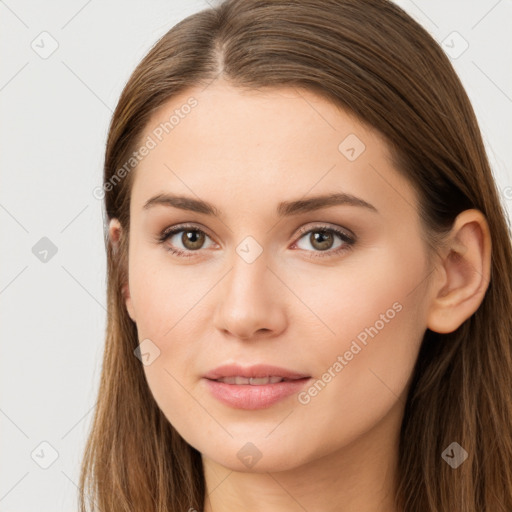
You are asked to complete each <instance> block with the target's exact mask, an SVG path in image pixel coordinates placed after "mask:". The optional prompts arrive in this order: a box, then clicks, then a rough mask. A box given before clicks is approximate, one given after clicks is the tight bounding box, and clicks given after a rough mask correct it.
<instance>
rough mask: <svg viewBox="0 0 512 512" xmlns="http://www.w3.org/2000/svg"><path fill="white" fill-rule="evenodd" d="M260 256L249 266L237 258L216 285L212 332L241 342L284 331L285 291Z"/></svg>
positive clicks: (275, 334)
mask: <svg viewBox="0 0 512 512" xmlns="http://www.w3.org/2000/svg"><path fill="white" fill-rule="evenodd" d="M267 263H268V262H267V259H266V258H265V257H263V254H262V255H261V256H260V257H259V258H257V259H256V260H255V261H253V262H252V263H247V262H246V261H244V260H243V259H242V258H240V257H239V256H238V255H236V256H235V258H234V260H233V266H232V268H231V269H230V271H229V272H228V274H227V275H226V277H225V278H224V279H223V280H222V282H221V283H219V289H218V295H217V297H216V300H217V307H216V309H215V314H214V325H215V327H216V329H218V330H220V331H222V332H223V334H225V335H230V336H232V337H234V338H238V339H241V340H252V339H260V338H269V337H274V336H278V335H279V334H280V333H281V332H282V331H283V330H284V329H286V322H287V320H286V298H287V296H286V293H285V292H286V287H285V286H284V285H283V283H282V281H281V280H280V279H278V277H276V275H275V272H274V271H273V270H271V269H270V268H269V267H268V266H267Z"/></svg>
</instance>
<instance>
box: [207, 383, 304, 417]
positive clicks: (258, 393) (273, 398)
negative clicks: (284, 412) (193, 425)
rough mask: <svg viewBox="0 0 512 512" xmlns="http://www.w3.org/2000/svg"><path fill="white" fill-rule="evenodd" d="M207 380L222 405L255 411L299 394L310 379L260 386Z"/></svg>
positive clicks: (211, 390)
mask: <svg viewBox="0 0 512 512" xmlns="http://www.w3.org/2000/svg"><path fill="white" fill-rule="evenodd" d="M205 380H206V385H207V386H208V388H209V390H210V392H211V394H212V395H213V396H214V397H215V398H217V399H218V400H220V401H221V402H222V403H224V404H226V405H229V406H231V407H235V408H237V409H249V410H254V409H265V408H267V407H270V406H271V405H273V404H275V403H277V402H279V401H280V400H283V399H285V398H286V397H288V396H290V395H293V394H294V393H298V392H299V391H300V390H301V389H302V388H303V387H304V385H305V384H306V382H308V381H309V380H310V377H304V378H303V379H297V380H291V381H282V382H276V383H274V384H262V385H260V386H253V385H251V384H226V383H225V382H218V381H216V380H211V379H205Z"/></svg>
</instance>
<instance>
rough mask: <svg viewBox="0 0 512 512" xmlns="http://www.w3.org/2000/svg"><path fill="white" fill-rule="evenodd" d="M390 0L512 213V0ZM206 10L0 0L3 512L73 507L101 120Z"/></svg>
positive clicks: (101, 281) (98, 278) (88, 367)
mask: <svg viewBox="0 0 512 512" xmlns="http://www.w3.org/2000/svg"><path fill="white" fill-rule="evenodd" d="M397 3H398V4H399V5H400V6H401V7H403V8H404V9H405V10H406V11H407V12H408V13H410V14H411V15H412V16H413V17H414V18H415V19H416V20H417V21H419V22H420V23H421V24H422V25H423V26H424V27H425V28H426V29H427V30H429V32H430V33H431V34H432V35H433V37H434V38H435V39H436V40H437V41H439V42H440V43H441V44H442V45H443V47H444V49H445V51H446V52H447V53H449V54H450V55H451V58H452V62H453V64H454V66H455V69H456V70H457V72H458V74H459V76H460V77H461V79H462V82H463V84H464V86H465V87H466V90H467V92H468V94H469V96H470V99H471V101H472V103H473V106H474V109H475V111H476V114H477V117H478V119H479V122H480V126H481V130H482V132H483V135H484V139H485V142H486V147H487V150H488V154H489V157H490V160H491V164H492V166H493V172H494V175H495V178H496V181H497V183H498V187H499V189H500V191H501V194H502V198H503V203H504V204H505V205H506V208H507V209H508V211H509V212H511V211H512V176H511V170H510V162H511V156H512V149H511V143H510V140H511V134H512V129H511V128H512V69H511V62H512V60H511V54H512V33H511V30H510V27H511V21H512V1H511V0H500V1H497V0H478V1H471V2H468V1H464V0H457V1H452V0H450V1H446V0H435V1H433V0H428V1H427V0H416V1H411V0H400V1H397ZM206 7H208V3H207V2H206V1H184V0H180V1H169V0H168V1H162V0H158V1H157V0H154V1H152V2H144V3H143V2H142V1H135V0H131V1H126V0H125V1H121V0H114V1H112V0H111V1H109V2H100V1H99V0H89V1H83V0H73V1H68V2H64V1H55V0H53V1H50V2H45V3H44V4H39V3H36V2H23V1H22V0H17V1H16V0H7V1H6V2H5V1H0V26H1V38H2V45H1V56H0V62H1V66H0V101H1V124H0V129H1V134H0V140H1V142H2V150H1V151H0V159H1V160H0V161H1V165H0V169H1V173H2V174H1V187H0V222H1V224H0V225H1V242H0V243H1V247H2V251H1V252H2V260H1V264H0V307H1V312H2V313H1V314H2V316H1V323H0V328H1V336H2V337H1V341H2V347H1V357H0V378H1V387H0V389H1V391H2V394H1V396H0V429H1V430H0V447H1V464H0V511H1V512H15V511H16V512H28V511H31V512H32V511H33V512H36V511H37V512H58V511H74V510H77V500H76V495H77V483H78V475H79V464H80V459H81V455H82V451H83V448H84V444H85V439H86V434H87V431H88V429H89V427H90V421H91V419H92V413H93V410H94V406H95V402H96V392H97V387H98V382H99V375H100V367H101V357H102V350H103V344H104V338H103V336H104V329H105V320H106V311H105V291H106V287H105V275H106V272H105V249H104V242H103V215H102V203H101V201H99V200H98V199H96V198H95V197H94V196H93V193H92V191H93V189H94V188H95V187H97V186H100V185H101V177H102V164H103V152H104V147H105V142H106V136H107V128H108V124H109V121H110V117H111V114H112V111H113V109H114V107H115V105H116V102H117V100H118V98H119V95H120V93H121V90H122V87H123V86H124V84H125V82H126V80H127V79H128V77H129V75H130V74H131V72H132V70H133V69H134V67H135V66H136V64H137V63H138V62H139V60H140V59H141V58H142V57H143V56H144V55H145V53H146V52H147V50H148V49H149V48H150V47H151V46H152V45H153V44H154V43H155V41H156V40H157V39H158V38H159V37H161V36H162V35H163V34H164V33H165V32H167V30H169V29H170V28H171V27H172V26H173V25H174V24H176V23H177V22H178V21H180V20H181V19H183V18H185V17H186V16H188V15H189V14H192V13H193V12H196V11H199V10H202V9H204V8H206ZM45 32H46V33H45ZM454 32H456V33H457V34H454ZM42 33H43V34H42ZM442 41H445V42H444V43H442ZM56 45H58V46H56ZM466 45H468V47H467V49H465V47H466ZM53 47H56V49H55V50H54V51H53V53H52V54H51V55H47V53H49V52H51V51H52V50H53ZM464 50H465V51H464ZM41 239H43V240H41ZM44 250H47V251H48V252H47V253H45V252H44ZM55 251H56V252H55ZM42 443H43V444H42ZM45 466H47V467H46V468H45Z"/></svg>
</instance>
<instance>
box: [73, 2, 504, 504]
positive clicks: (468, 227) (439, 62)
mask: <svg viewBox="0 0 512 512" xmlns="http://www.w3.org/2000/svg"><path fill="white" fill-rule="evenodd" d="M103 190H104V192H105V207H106V214H107V221H108V226H106V228H108V229H106V235H107V237H106V245H107V258H108V308H109V315H108V325H107V335H106V347H105V357H104V363H103V369H102V377H101V385H100V390H99V400H98V406H97V409H96V415H95V418H94V424H93V428H92V431H91V434H90V438H89V440H88V444H87V449H86V453H85V457H84V461H83V467H82V475H81V484H80V491H81V494H80V497H81V508H82V510H83V511H85V510H86V506H87V501H89V499H90V505H91V507H94V506H97V507H98V509H99V510H101V511H103V512H106V511H121V510H137V511H140V510H145V511H146V510H147V511H150V510H155V511H156V510H158V511H171V510H172V511H177V510H204V511H207V512H218V511H219V512H220V511H222V512H225V511H228V510H233V509H235V508H237V509H244V510H251V511H256V510H273V511H280V510H286V511H291V510H308V511H314V510H321V511H330V510H333V511H334V510H336V511H338V510H343V511H344V512H348V511H350V512H354V511H358V512H377V511H390V512H404V511H407V512H409V511H414V512H434V511H448V510H450V511H452V510H457V511H461V512H482V511H484V510H486V511H487V510H489V511H493V512H501V511H502V512H505V511H510V510H512V465H511V460H512V439H511V426H512V403H511V389H512V378H511V375H512V358H511V332H512V325H511V324H512V315H511V314H510V313H511V306H510V305H511V303H512V290H511V286H510V284H511V281H510V275H511V271H512V252H511V244H510V233H509V232H508V228H507V220H506V217H505V213H504V211H503V208H502V207H501V205H500V201H499V195H498V192H497V189H496V185H495V183H494V181H493V178H492V174H491V171H490V167H489V163H488V160H487V157H486V154H485V150H484V146H483V143H482V138H481V134H480V131H479V128H478V124H477V121H476V118H475V115H474V112H473V110H472V107H471V105H470V102H469V100H468V97H467V95H466V93H465V91H464V89H463V87H462V85H461V83H460V81H459V79H458V78H457V75H456V73H455V72H454V70H453V68H452V66H451V64H450V62H449V60H448V59H447V57H446V56H445V55H444V54H443V52H442V50H441V49H440V48H439V46H438V45H437V43H436V42H435V41H434V40H433V39H432V37H431V36H430V35H429V34H428V33H427V32H426V31H425V30H424V29H423V28H422V27H421V26H419V25H418V24H417V23H416V22H415V21H413V20H412V19H411V18H410V17H409V16H408V15H407V14H405V13H404V12H403V11H402V10H401V9H400V8H398V7H397V6H396V5H394V4H392V3H390V2H388V1H385V0H365V1H363V2H362V1H360V0H337V1H330V0H308V1H298V0H295V1H292V2H290V1H288V0H287V1H281V0H277V1H270V0H227V1H225V2H223V3H222V4H220V5H219V6H217V7H213V8H210V9H206V10H204V11H202V12H199V13H197V14H194V15H192V16H190V17H188V18H187V19H185V20H183V21H181V22H180V23H178V24H177V25H176V26H175V27H173V28H172V29H171V30H170V31H169V32H168V33H167V34H166V35H165V36H164V37H162V38H161V39H160V40H159V41H158V43H157V44H156V45H155V46H154V47H153V48H152V49H151V51H150V52H149V53H148V55H147V56H146V57H145V58H144V59H143V60H142V62H141V63H140V64H139V66H138V67H137V69H136V70H135V71H134V73H133V74H132V76H131V77H130V79H129V81H128V83H127V84H126V87H125V89H124V91H123V93H122V95H121V98H120V100H119V103H118V105H117V108H116V111H115V113H114V116H113V119H112V123H111V126H110V132H109V137H108V144H107V149H106V159H105V173H104V184H103Z"/></svg>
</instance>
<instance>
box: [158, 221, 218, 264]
mask: <svg viewBox="0 0 512 512" xmlns="http://www.w3.org/2000/svg"><path fill="white" fill-rule="evenodd" d="M178 233H182V235H181V236H180V237H176V238H177V240H175V241H172V245H169V244H165V242H166V241H167V240H172V239H173V238H174V237H175V236H176V235H177V234H178ZM206 237H208V238H210V237H209V236H208V235H207V234H206V233H205V232H204V231H203V230H201V229H199V228H196V227H193V226H183V225H182V226H176V227H173V228H169V229H165V230H164V231H163V232H162V233H161V234H160V236H159V237H158V241H159V242H160V243H162V244H163V245H164V247H165V249H166V250H168V251H170V252H172V253H173V254H177V255H178V256H184V257H189V256H193V254H190V253H191V252H197V251H198V250H199V249H202V248H203V247H202V245H203V244H204V241H205V238H206ZM177 242H179V243H181V244H182V246H183V248H181V247H180V246H179V245H178V247H176V245H177Z"/></svg>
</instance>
